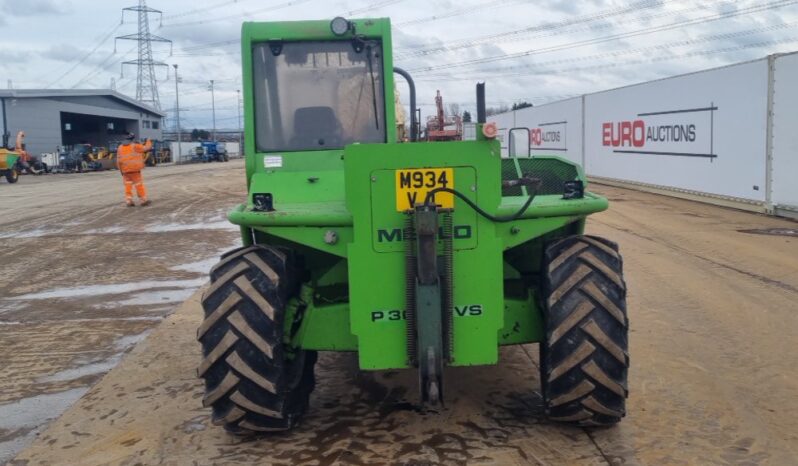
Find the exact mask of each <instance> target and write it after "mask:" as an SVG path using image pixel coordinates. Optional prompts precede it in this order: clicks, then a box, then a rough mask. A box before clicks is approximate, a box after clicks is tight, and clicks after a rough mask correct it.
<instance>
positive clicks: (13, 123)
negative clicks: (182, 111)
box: [0, 89, 166, 155]
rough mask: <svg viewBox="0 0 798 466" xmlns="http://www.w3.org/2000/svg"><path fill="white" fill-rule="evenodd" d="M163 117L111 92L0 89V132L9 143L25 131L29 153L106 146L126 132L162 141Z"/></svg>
mask: <svg viewBox="0 0 798 466" xmlns="http://www.w3.org/2000/svg"><path fill="white" fill-rule="evenodd" d="M165 116H166V115H165V114H164V113H163V112H161V111H159V110H156V109H154V108H151V107H149V106H147V105H144V104H142V103H140V102H138V101H136V100H134V99H132V98H130V97H127V96H125V95H123V94H120V93H118V92H116V91H112V90H110V89H96V90H86V89H57V90H52V89H3V90H0V129H2V134H3V135H6V136H7V137H8V139H7V140H6V141H4V142H5V143H6V144H13V141H14V137H15V135H16V134H17V132H18V131H25V135H26V138H25V143H26V145H27V150H28V152H29V153H31V154H33V155H39V154H41V153H45V152H53V151H55V150H56V148H57V147H58V146H70V145H73V144H92V145H94V146H108V145H109V143H111V142H113V141H119V140H121V139H123V136H124V135H125V134H126V133H128V132H131V131H132V132H134V133H135V134H136V136H137V137H140V138H150V139H153V140H161V139H162V135H163V118H164V117H165Z"/></svg>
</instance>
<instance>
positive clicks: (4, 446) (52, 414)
mask: <svg viewBox="0 0 798 466" xmlns="http://www.w3.org/2000/svg"><path fill="white" fill-rule="evenodd" d="M88 389H89V387H80V388H73V389H71V390H66V391H63V392H58V393H48V394H46V395H37V396H32V397H29V398H23V399H21V400H17V401H14V402H11V403H6V404H2V405H0V431H10V432H19V434H18V435H16V436H14V435H10V436H7V437H6V436H4V439H3V441H2V442H0V464H4V463H5V462H6V461H8V460H10V459H11V458H13V457H14V456H15V455H16V454H17V453H19V451H20V450H22V449H23V448H24V447H25V446H26V445H27V444H29V443H30V442H31V441H33V439H34V438H35V437H36V434H37V433H38V432H39V430H40V429H41V428H42V427H44V424H45V423H46V422H48V421H51V420H53V419H55V418H56V417H58V416H60V415H61V413H63V412H64V411H66V409H67V408H69V407H70V406H71V405H72V403H74V402H75V401H77V400H78V398H80V397H81V396H83V394H84V393H86V391H87V390H88Z"/></svg>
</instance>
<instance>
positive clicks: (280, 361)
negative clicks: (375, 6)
mask: <svg viewBox="0 0 798 466" xmlns="http://www.w3.org/2000/svg"><path fill="white" fill-rule="evenodd" d="M391 51H392V46H391V26H390V21H389V20H388V19H384V18H383V19H358V20H352V21H349V20H347V19H344V18H340V17H339V18H335V19H333V20H332V21H299V22H273V23H245V24H244V25H243V27H242V53H243V59H242V62H243V80H244V86H243V89H244V97H245V99H244V102H245V106H244V114H245V143H244V150H245V154H246V157H245V164H246V176H247V186H248V193H249V194H248V197H247V200H246V202H245V203H244V204H241V205H239V206H238V207H236V208H235V209H234V210H233V211H231V212H230V213H229V215H228V218H229V219H230V221H231V222H232V223H234V224H236V225H239V226H240V228H241V237H242V241H243V247H241V248H238V249H235V250H232V251H230V252H228V253H226V254H224V255H223V256H222V258H221V260H220V262H219V263H217V264H216V265H215V266H214V267H213V269H212V270H211V272H210V278H211V283H210V286H209V288H208V289H207V290H206V291H205V293H204V295H203V298H202V305H203V308H204V320H203V322H202V324H201V326H200V327H199V329H198V331H197V338H198V340H199V341H200V343H201V345H202V352H203V358H202V361H201V363H200V365H199V368H198V374H199V376H200V377H201V378H202V379H204V382H205V387H206V391H205V396H204V398H203V400H202V401H203V404H204V405H205V406H207V407H210V408H212V411H213V422H214V423H215V424H218V425H221V426H223V427H224V428H226V429H227V430H228V431H230V432H232V433H237V434H251V433H257V432H268V431H282V430H288V429H291V428H292V427H294V426H296V425H297V423H298V422H299V420H300V419H301V417H302V415H303V414H304V412H305V411H306V409H307V407H308V403H309V398H310V394H311V392H312V390H313V388H314V386H315V383H316V381H315V378H314V365H315V363H316V359H317V353H318V352H319V351H349V352H357V355H358V362H359V366H360V368H361V369H362V370H386V369H401V368H407V369H415V370H416V371H417V372H418V380H419V389H420V403H421V404H422V405H423V406H430V405H436V404H440V403H443V402H444V401H445V397H444V388H445V384H446V383H450V384H457V383H458V382H457V380H448V381H445V380H444V377H443V375H444V367H446V366H477V365H487V364H497V363H498V359H499V347H500V346H502V345H516V344H527V343H533V342H538V343H539V346H540V370H541V374H540V378H541V385H542V387H541V393H542V398H543V403H544V406H545V411H546V414H547V416H548V417H549V418H550V419H552V420H554V421H561V422H566V423H571V424H575V425H584V426H591V425H611V424H614V423H616V422H618V421H619V420H620V419H621V418H622V417H623V416H624V414H625V399H626V397H627V382H626V379H627V370H628V367H629V356H628V352H627V346H628V345H627V341H628V338H627V332H628V320H627V316H626V302H625V299H626V285H625V283H624V279H623V272H622V259H621V256H620V254H619V253H618V247H617V245H616V244H615V243H613V242H611V241H608V240H606V239H603V238H599V237H595V236H588V235H584V234H583V233H584V227H585V220H586V217H587V215H588V214H591V213H595V212H599V211H602V210H605V209H606V208H607V205H608V202H607V200H606V199H605V198H603V197H600V196H598V195H595V194H593V193H590V192H588V191H586V190H585V175H584V173H583V171H582V169H581V167H579V166H578V165H576V164H574V163H572V162H570V161H568V160H566V159H563V158H559V157H555V156H535V157H529V156H519V157H509V158H503V157H502V156H501V153H500V146H499V142H498V141H497V140H496V139H495V136H496V131H495V126H492V125H491V124H486V123H485V93H484V85H483V84H478V85H477V102H478V109H477V114H478V126H477V128H478V130H477V140H475V141H456V142H415V140H416V139H417V135H416V134H415V133H416V132H417V125H416V124H415V121H413V120H412V117H413V116H415V111H414V108H415V88H414V84H413V81H412V78H411V77H410V75H409V74H408V73H407V72H405V71H403V70H401V69H399V68H394V66H393V59H392V54H391ZM394 75H399V76H402V77H403V78H404V80H405V81H407V85H408V87H409V89H410V93H409V96H410V106H411V111H410V115H411V124H410V130H411V131H410V132H411V135H410V141H409V142H402V141H400V140H397V139H398V138H397V135H396V131H395V128H396V124H395V108H394V105H395V103H394V98H393V95H394V94H393V93H394ZM531 369H532V368H531V367H530V370H531ZM530 390H531V388H530Z"/></svg>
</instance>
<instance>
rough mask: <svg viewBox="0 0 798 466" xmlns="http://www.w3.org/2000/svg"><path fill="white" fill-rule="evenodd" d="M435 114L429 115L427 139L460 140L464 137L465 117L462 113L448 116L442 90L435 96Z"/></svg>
mask: <svg viewBox="0 0 798 466" xmlns="http://www.w3.org/2000/svg"><path fill="white" fill-rule="evenodd" d="M435 109H436V113H435V115H434V116H430V117H427V141H460V140H462V139H463V119H462V118H461V117H460V115H449V116H446V112H444V110H443V97H442V96H441V91H437V95H436V96H435Z"/></svg>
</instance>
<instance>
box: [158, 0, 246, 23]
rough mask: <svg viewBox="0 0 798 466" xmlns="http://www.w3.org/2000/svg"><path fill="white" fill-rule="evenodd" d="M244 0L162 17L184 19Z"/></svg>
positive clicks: (234, 0)
mask: <svg viewBox="0 0 798 466" xmlns="http://www.w3.org/2000/svg"><path fill="white" fill-rule="evenodd" d="M242 1H246V0H225V1H224V2H219V3H215V4H213V5H208V6H204V7H201V8H194V9H191V10H187V11H184V12H182V13H175V14H171V15H164V17H163V19H173V18H184V17H186V16H191V15H196V14H198V13H205V12H207V11H210V10H215V9H217V8H222V7H225V6H227V5H232V4H234V3H240V2H242Z"/></svg>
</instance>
